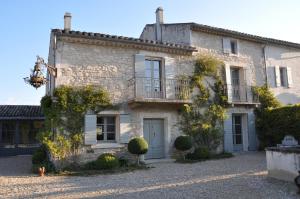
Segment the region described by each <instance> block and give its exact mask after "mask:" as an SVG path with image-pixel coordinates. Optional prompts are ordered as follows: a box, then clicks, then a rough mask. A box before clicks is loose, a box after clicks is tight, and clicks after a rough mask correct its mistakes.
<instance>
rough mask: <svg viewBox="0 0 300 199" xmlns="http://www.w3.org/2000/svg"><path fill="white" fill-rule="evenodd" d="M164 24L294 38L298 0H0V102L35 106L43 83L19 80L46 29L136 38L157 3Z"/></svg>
mask: <svg viewBox="0 0 300 199" xmlns="http://www.w3.org/2000/svg"><path fill="white" fill-rule="evenodd" d="M159 6H161V7H163V9H164V21H165V23H180V22H181V23H182V22H196V23H200V24H205V25H210V26H216V27H221V28H227V29H231V30H236V31H240V32H246V33H250V34H255V35H259V36H265V37H270V38H276V39H282V40H287V41H292V42H296V43H300V23H299V21H300V12H299V8H300V1H299V0H251V1H250V0H248V1H246V0H165V1H162V0H126V1H125V0H43V1H39V0H26V1H25V0H1V1H0V28H1V29H0V44H1V45H0V49H1V51H0V52H1V53H0V74H1V78H0V104H28V105H38V104H39V102H40V99H41V97H42V96H43V95H44V94H45V87H41V88H39V89H37V90H36V89H34V88H33V87H31V86H29V85H28V84H25V83H24V80H23V78H24V77H27V76H29V74H30V69H31V68H32V67H33V65H34V62H35V60H36V55H40V56H41V57H43V58H44V59H45V60H47V58H48V50H49V39H50V31H51V29H52V28H63V15H64V13H65V12H70V13H72V29H73V30H79V31H87V32H99V33H107V34H114V35H122V36H129V37H139V35H140V33H141V32H142V30H143V27H144V25H145V24H147V23H154V22H155V14H154V13H155V10H156V8H157V7H159Z"/></svg>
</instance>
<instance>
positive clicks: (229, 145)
mask: <svg viewBox="0 0 300 199" xmlns="http://www.w3.org/2000/svg"><path fill="white" fill-rule="evenodd" d="M232 138H233V137H232V114H231V113H228V114H227V119H226V120H225V121H224V150H225V151H226V152H232V151H233V140H232Z"/></svg>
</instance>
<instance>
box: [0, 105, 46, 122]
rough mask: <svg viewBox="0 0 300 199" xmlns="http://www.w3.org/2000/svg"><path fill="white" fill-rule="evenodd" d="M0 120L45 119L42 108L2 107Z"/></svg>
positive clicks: (0, 106)
mask: <svg viewBox="0 0 300 199" xmlns="http://www.w3.org/2000/svg"><path fill="white" fill-rule="evenodd" d="M0 119H44V114H43V113H42V109H41V107H40V106H31V105H0Z"/></svg>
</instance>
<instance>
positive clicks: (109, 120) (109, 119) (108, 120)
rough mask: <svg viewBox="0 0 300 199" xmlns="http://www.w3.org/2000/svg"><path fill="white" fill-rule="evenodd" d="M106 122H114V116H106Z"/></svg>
mask: <svg viewBox="0 0 300 199" xmlns="http://www.w3.org/2000/svg"><path fill="white" fill-rule="evenodd" d="M106 123H107V124H115V117H107V119H106Z"/></svg>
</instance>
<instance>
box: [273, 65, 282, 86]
mask: <svg viewBox="0 0 300 199" xmlns="http://www.w3.org/2000/svg"><path fill="white" fill-rule="evenodd" d="M274 70H275V85H276V87H280V86H281V81H280V68H279V66H275V67H274Z"/></svg>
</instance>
